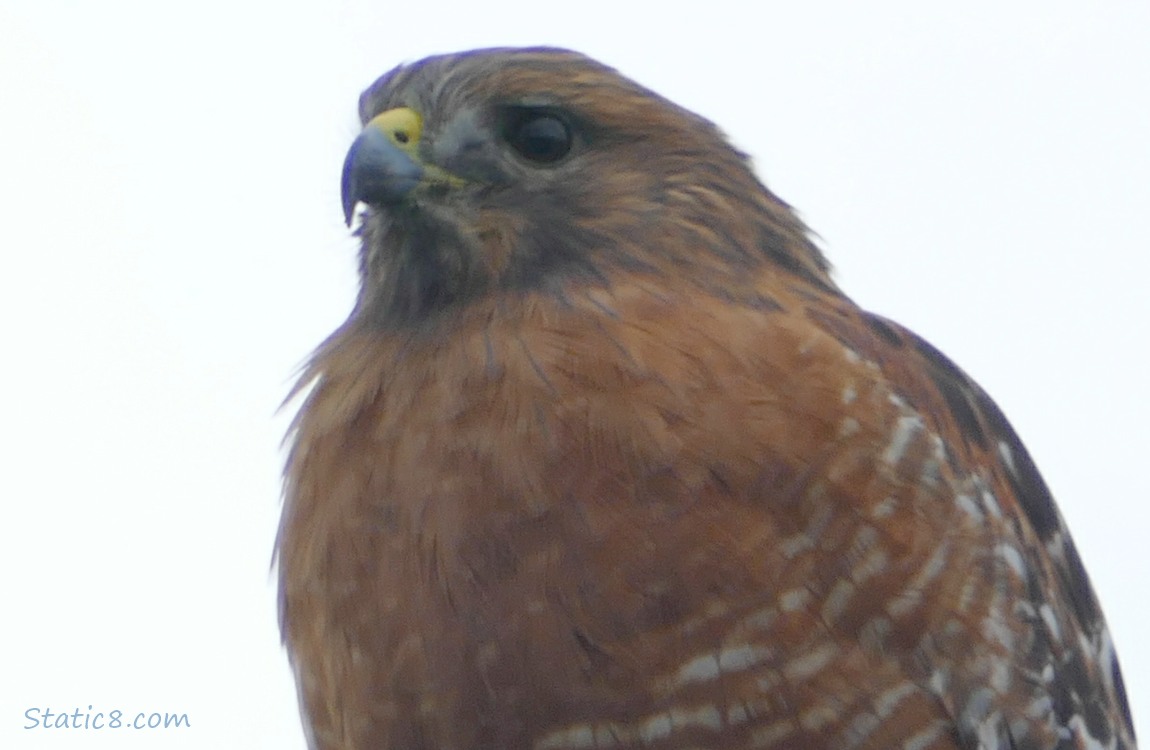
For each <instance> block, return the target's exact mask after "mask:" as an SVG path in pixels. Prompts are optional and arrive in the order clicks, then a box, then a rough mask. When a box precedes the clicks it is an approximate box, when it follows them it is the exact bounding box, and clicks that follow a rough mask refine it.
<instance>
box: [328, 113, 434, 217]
mask: <svg viewBox="0 0 1150 750" xmlns="http://www.w3.org/2000/svg"><path fill="white" fill-rule="evenodd" d="M422 125H423V119H422V118H421V117H420V116H419V113H418V112H416V111H415V110H413V109H409V108H407V107H401V108H399V109H391V110H388V111H387V112H384V113H383V114H380V115H377V116H375V117H374V118H372V120H371V121H370V122H369V123H367V126H366V127H364V129H363V132H362V133H360V134H359V137H358V138H356V139H355V141H354V142H353V143H352V144H351V148H350V149H348V152H347V158H346V159H344V162H343V177H342V179H341V184H340V192H341V198H342V200H343V218H344V220H345V221H346V222H347V224H348V226H351V219H352V215H353V214H354V212H355V206H356V204H357V203H360V202H363V203H367V204H369V205H377V206H386V205H394V204H396V203H399V202H400V201H402V200H403V199H404V198H405V197H406V196H407V195H408V194H409V193H410V192H411V191H412V190H414V189H415V187H416V186H417V185H419V183H420V182H421V181H422V180H423V177H424V172H425V168H424V165H423V164H422V163H421V162H420V161H419V156H418V148H419V136H420V133H421V130H422Z"/></svg>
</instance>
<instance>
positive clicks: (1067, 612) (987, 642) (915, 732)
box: [277, 49, 1135, 750]
mask: <svg viewBox="0 0 1150 750" xmlns="http://www.w3.org/2000/svg"><path fill="white" fill-rule="evenodd" d="M360 115H361V118H362V121H363V123H364V125H365V128H364V133H363V134H362V135H361V136H360V137H359V138H358V139H356V141H355V143H354V144H353V146H352V149H351V151H350V152H349V156H348V160H347V163H346V165H345V172H344V184H343V189H344V204H345V210H346V211H347V215H348V219H349V221H350V220H351V219H352V218H353V216H354V215H355V212H356V209H357V206H359V205H361V204H362V205H364V206H365V208H364V209H363V210H362V212H361V213H360V225H359V230H358V233H359V235H360V237H361V240H362V249H361V254H360V273H361V282H362V283H361V288H360V293H359V296H358V299H357V300H356V304H355V307H354V310H353V311H352V313H351V315H350V317H349V319H348V320H347V322H346V323H345V324H344V325H343V326H342V327H341V328H340V329H339V330H337V331H336V332H335V333H334V334H333V335H332V336H331V337H330V338H329V339H328V340H327V341H326V342H325V343H324V344H323V345H322V346H321V347H320V348H319V349H318V351H317V352H316V354H315V355H314V357H313V359H312V361H311V363H310V365H309V366H308V368H307V370H306V372H305V374H304V376H303V378H302V380H301V385H300V388H301V390H305V389H306V390H307V391H308V393H307V396H306V399H305V401H304V403H303V406H302V407H301V409H300V412H299V415H298V417H297V419H296V421H295V424H294V426H293V432H292V435H291V453H290V457H289V460H288V465H287V470H286V502H285V507H284V513H283V521H282V527H281V530H280V537H279V540H278V543H277V555H278V565H279V576H280V590H281V602H282V628H283V634H284V639H285V642H286V644H287V648H288V652H289V655H290V658H291V661H292V664H293V665H294V668H295V671H296V674H297V682H298V689H299V694H300V701H301V707H302V712H303V715H304V723H305V726H306V728H307V731H308V735H309V742H310V744H311V746H312V747H313V748H322V749H323V750H334V749H336V748H339V749H341V750H351V749H353V748H354V749H357V750H367V749H368V748H370V749H372V750H376V749H378V748H403V749H404V750H419V749H421V748H426V749H431V748H442V749H447V748H451V749H452V750H465V749H469V748H530V749H532V750H581V749H583V748H619V749H620V750H623V749H628V748H666V749H671V748H674V749H679V748H683V749H685V748H704V747H706V748H720V747H721V748H731V749H734V748H907V749H908V750H911V749H918V750H926V749H928V748H935V749H942V748H948V749H958V748H962V749H963V750H973V749H974V748H982V749H984V750H991V749H992V748H1125V749H1130V748H1134V746H1135V743H1134V736H1133V730H1132V728H1131V723H1130V717H1129V710H1128V708H1127V706H1126V700H1125V696H1124V694H1123V688H1122V680H1121V676H1120V674H1119V671H1118V667H1117V662H1116V660H1115V656H1114V650H1113V646H1112V644H1111V641H1110V638H1109V635H1108V633H1107V630H1106V626H1105V623H1104V621H1103V618H1102V615H1101V613H1100V611H1099V608H1098V604H1097V602H1096V600H1095V597H1094V595H1093V593H1092V591H1091V588H1090V585H1089V582H1088V580H1087V577H1086V574H1085V572H1084V570H1083V567H1082V563H1081V561H1080V560H1079V558H1078V555H1077V553H1076V552H1075V549H1074V546H1073V544H1072V542H1071V539H1070V536H1069V534H1068V533H1067V531H1066V528H1065V526H1064V524H1063V522H1062V519H1061V518H1060V516H1059V514H1058V511H1057V510H1056V507H1055V505H1054V502H1053V500H1052V499H1051V497H1050V494H1049V492H1048V490H1047V488H1046V485H1045V484H1044V482H1043V480H1042V478H1041V476H1040V474H1039V473H1038V470H1037V469H1036V468H1035V466H1034V464H1033V462H1032V461H1031V459H1030V457H1029V455H1028V454H1027V452H1026V450H1025V448H1024V447H1023V445H1022V444H1021V442H1020V441H1019V439H1018V437H1017V436H1016V435H1015V433H1014V431H1013V430H1012V429H1011V427H1010V425H1009V424H1008V422H1007V420H1006V419H1005V417H1004V416H1003V415H1002V413H1001V412H1000V411H999V409H998V408H997V407H996V406H995V405H994V403H993V402H992V401H991V400H990V398H988V397H987V395H986V394H985V393H984V392H983V391H982V390H981V389H980V388H979V387H978V386H977V385H976V384H975V383H974V382H972V381H971V380H970V379H969V378H968V377H967V376H966V375H965V374H963V372H962V371H961V370H959V369H958V368H957V367H956V366H955V365H954V364H953V363H951V362H950V361H949V360H948V359H947V358H946V357H945V356H943V355H942V354H941V353H939V352H938V351H937V350H935V349H934V348H933V347H931V346H930V345H929V344H927V343H926V342H925V341H923V340H922V339H920V338H918V337H917V336H915V335H914V334H912V333H910V332H908V331H907V330H905V329H903V328H901V327H900V326H898V325H897V324H895V323H893V322H891V321H888V320H884V319H882V318H880V317H878V316H876V315H873V314H870V313H868V312H866V311H864V310H861V309H860V308H859V307H857V306H856V305H855V304H854V303H853V302H851V300H850V299H849V298H847V297H846V296H845V295H844V294H843V293H842V292H841V291H840V290H839V289H838V287H837V286H836V285H835V283H834V282H833V281H832V280H831V278H830V276H829V270H828V265H827V263H826V261H825V260H824V259H823V256H822V254H821V253H820V252H819V250H818V249H817V248H816V247H815V246H814V244H813V243H812V242H811V241H810V239H809V238H808V236H807V233H806V229H805V227H804V226H803V224H802V223H801V222H800V221H799V220H798V219H797V218H796V216H795V214H794V213H793V212H792V211H791V209H790V208H789V207H788V206H787V205H786V204H785V203H783V202H782V201H781V200H779V199H778V198H777V197H775V196H774V195H773V194H772V193H771V192H770V191H768V190H767V189H766V188H765V187H764V186H763V185H762V184H761V183H760V182H759V180H758V179H757V178H756V177H755V175H754V173H753V171H752V170H751V168H750V166H749V165H748V162H747V160H746V159H745V157H744V156H743V155H742V154H740V153H739V152H738V151H736V150H735V149H733V148H732V147H731V146H730V145H729V144H728V143H727V142H726V140H725V139H724V137H723V136H722V134H721V133H720V132H719V131H718V130H717V129H716V128H715V127H714V126H713V125H712V124H711V123H710V122H708V121H706V120H704V119H703V118H701V117H699V116H697V115H694V114H692V113H690V112H687V111H685V110H683V109H681V108H679V107H677V106H676V105H674V104H672V103H670V102H668V101H666V100H665V99H662V98H660V97H659V96H657V95H655V94H653V93H652V92H650V91H648V90H646V89H644V88H642V87H640V86H638V85H637V84H635V83H633V82H631V81H630V80H628V79H626V78H624V77H622V76H620V75H619V74H617V73H616V72H614V71H613V70H611V69H609V68H607V67H605V66H603V65H601V64H599V63H596V62H594V61H592V60H590V59H588V58H586V57H583V56H581V55H578V54H576V53H573V52H567V51H562V50H549V49H526V50H489V51H479V52H471V53H464V54H457V55H447V56H441V57H434V58H429V59H427V60H424V61H422V62H419V63H416V64H413V65H409V66H405V67H400V68H398V69H396V70H394V71H392V72H390V73H388V74H387V75H385V76H384V77H382V78H381V79H380V80H379V81H377V82H376V83H375V84H374V85H372V86H371V87H370V88H369V89H368V90H367V91H366V92H365V93H364V95H363V97H362V99H361V102H360Z"/></svg>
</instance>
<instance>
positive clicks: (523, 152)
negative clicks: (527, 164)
mask: <svg viewBox="0 0 1150 750" xmlns="http://www.w3.org/2000/svg"><path fill="white" fill-rule="evenodd" d="M504 137H505V138H506V139H507V142H508V143H510V144H511V147H512V148H513V149H515V150H516V151H518V152H519V155H520V156H522V157H523V158H524V159H527V160H528V161H533V162H535V163H537V164H553V163H555V162H557V161H559V160H560V159H562V158H563V157H564V156H566V155H567V152H568V151H570V150H571V141H572V137H571V128H570V127H569V126H568V125H567V123H566V121H564V120H563V119H562V118H561V117H559V116H558V115H556V114H555V113H554V112H549V111H547V110H538V109H522V110H519V111H516V112H513V113H512V114H511V116H510V117H509V118H508V121H507V126H506V129H505V131H504Z"/></svg>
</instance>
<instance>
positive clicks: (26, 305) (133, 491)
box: [0, 0, 1150, 749]
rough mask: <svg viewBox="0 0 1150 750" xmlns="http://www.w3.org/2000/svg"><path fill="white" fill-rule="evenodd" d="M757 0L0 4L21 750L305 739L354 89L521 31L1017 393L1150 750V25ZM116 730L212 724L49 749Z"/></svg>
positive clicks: (2, 712)
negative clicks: (286, 464)
mask: <svg viewBox="0 0 1150 750" xmlns="http://www.w3.org/2000/svg"><path fill="white" fill-rule="evenodd" d="M752 5H754V4H752V3H745V4H735V3H725V2H714V1H708V2H703V3H684V4H682V5H681V6H677V7H678V8H679V9H677V10H675V9H670V10H669V9H667V8H675V7H676V6H675V5H674V3H670V4H669V5H666V4H663V3H660V4H658V5H654V4H653V5H652V8H655V7H658V8H660V9H659V10H652V9H645V10H642V11H640V10H638V9H637V8H638V7H639V5H638V4H637V3H636V4H633V5H627V4H626V3H624V2H620V0H615V1H614V2H599V1H598V0H596V1H594V2H580V3H548V2H540V1H539V0H535V1H534V2H522V3H518V2H516V3H510V2H505V3H499V2H474V0H472V1H470V2H454V1H444V2H425V3H418V2H416V3H412V2H408V3H389V2H385V1H384V0H376V1H375V2H359V1H358V0H356V1H352V0H344V1H343V2H321V1H320V0H314V1H313V2H308V3H305V2H291V1H290V0H280V1H279V2H257V1H256V0H210V1H203V2H196V3H180V4H176V3H160V2H137V3H132V2H127V1H126V0H101V1H100V2H71V3H69V2H50V1H48V0H45V1H43V2H34V1H33V0H27V2H17V0H0V342H2V351H3V353H4V354H3V356H4V359H5V364H4V366H3V367H2V368H0V393H2V394H3V398H4V406H3V408H2V410H0V415H2V417H0V418H2V424H0V488H2V489H0V502H2V503H3V505H2V506H0V507H2V508H3V511H4V516H5V520H4V523H3V524H2V525H0V538H2V541H0V571H2V572H0V576H2V580H0V583H2V585H3V588H2V591H3V597H4V602H5V606H4V611H5V612H6V616H5V617H4V618H3V623H4V625H3V632H4V637H3V639H0V640H2V643H3V645H2V646H0V649H2V650H0V675H2V677H0V746H2V747H11V748H81V747H82V748H89V747H92V748H97V747H99V748H102V747H108V748H113V747H115V748H127V747H140V748H143V747H147V748H209V747H210V748H287V749H292V748H302V747H303V740H302V734H301V732H300V730H299V725H298V720H297V717H296V706H295V697H294V688H293V686H292V683H291V679H290V675H289V673H288V670H287V666H286V659H285V658H284V655H283V653H282V651H281V648H280V645H279V638H278V634H277V631H276V615H275V603H274V599H275V597H274V585H273V580H272V578H271V576H270V574H269V569H268V565H269V560H270V556H271V547H272V540H273V537H274V534H275V527H276V523H277V519H278V514H279V470H280V464H281V459H282V457H281V455H280V450H279V440H280V438H281V435H282V433H283V432H284V429H285V427H286V424H287V416H288V415H287V414H280V415H277V414H276V408H277V406H278V404H279V402H280V401H281V399H282V398H283V397H284V395H285V394H286V392H287V389H288V387H289V384H290V382H291V380H292V376H293V373H294V371H295V368H296V366H297V365H298V364H299V363H300V362H301V361H302V360H303V358H304V357H305V356H306V355H307V353H308V352H309V351H310V350H311V349H312V347H313V346H315V345H316V344H317V343H318V342H319V341H320V340H321V339H322V338H323V337H324V336H325V335H326V334H327V333H328V332H329V331H331V330H332V329H333V328H334V327H335V326H336V325H337V324H338V323H339V322H340V321H341V320H342V319H343V317H344V316H345V315H346V314H347V311H348V309H349V307H350V304H351V301H352V295H353V293H354V287H355V278H354V273H353V271H354V269H353V266H354V258H353V253H354V247H355V246H354V243H353V241H352V240H351V239H349V237H348V233H347V230H346V228H345V227H344V226H343V223H342V217H341V212H340V206H339V195H338V190H339V171H340V167H341V164H342V160H343V156H344V151H345V149H346V148H347V146H348V144H349V143H350V141H351V139H352V138H353V137H354V135H355V134H356V132H357V130H358V123H357V119H356V100H357V96H358V94H359V91H360V90H361V89H362V88H364V87H365V86H366V85H367V84H369V83H370V82H371V81H372V80H374V79H375V78H376V77H377V76H378V75H380V74H381V73H383V72H384V71H386V70H388V69H390V68H391V67H393V66H394V65H395V64H397V63H400V62H403V61H411V60H416V59H419V58H421V57H423V56H425V55H427V54H431V53H436V52H447V51H453V50H458V49H466V48H472V47H480V46H494V45H507V44H509V45H520V44H555V45H561V46H568V47H573V48H576V49H580V50H582V51H584V52H587V53H589V54H592V55H593V56H596V57H598V58H600V59H602V60H604V61H605V62H608V63H610V64H612V65H614V66H616V67H618V68H620V69H621V70H622V71H623V72H624V73H626V74H628V75H631V76H632V77H634V78H636V79H638V80H639V81H640V82H642V83H644V84H646V85H648V86H650V87H651V88H653V89H655V90H657V91H659V92H661V93H663V94H665V95H667V96H668V97H670V98H672V99H673V100H676V101H678V102H679V103H681V104H684V105H685V106H687V107H689V108H691V109H694V110H696V111H699V112H701V113H703V114H704V115H706V116H707V117H709V118H711V119H712V120H714V121H716V122H717V123H719V124H720V125H721V126H722V127H724V128H725V129H726V130H727V132H728V133H729V134H730V135H731V136H732V138H733V139H734V141H735V142H736V143H737V144H738V145H739V146H740V147H742V148H743V149H744V150H746V151H748V152H750V153H751V154H753V156H754V157H755V160H756V162H757V164H758V167H759V170H760V173H761V174H762V175H763V176H764V178H765V179H766V181H767V183H768V184H769V185H770V186H771V187H772V188H774V189H775V191H776V192H778V193H779V194H780V195H781V196H782V197H783V198H785V199H786V200H788V201H789V202H791V203H793V204H794V205H795V206H796V207H797V208H798V209H799V210H800V211H801V213H802V215H803V216H804V218H805V219H806V220H807V221H808V223H809V224H810V225H811V226H812V227H813V228H814V230H815V231H816V232H818V233H819V235H820V236H821V238H822V242H823V245H824V247H825V248H826V249H827V251H828V253H829V255H830V257H831V259H832V261H833V262H834V263H835V265H836V267H837V271H838V279H839V281H840V283H841V285H842V286H843V287H844V288H845V289H846V290H847V291H848V293H850V294H852V295H853V296H854V297H855V298H856V299H857V300H859V301H860V302H861V303H863V304H864V305H865V306H867V307H869V308H871V309H874V310H876V311H878V312H881V313H884V314H886V315H888V316H890V317H893V318H895V319H897V320H899V321H900V322H902V323H904V324H906V325H908V326H910V327H911V328H913V329H915V330H917V331H918V332H919V333H921V334H923V335H925V336H926V337H927V338H928V339H930V340H931V341H933V342H934V343H935V344H936V345H938V346H939V347H940V348H942V349H943V350H944V351H946V352H947V353H948V354H950V355H951V356H952V357H953V358H955V359H956V360H957V361H958V362H959V363H960V364H961V365H962V366H964V367H965V368H966V369H967V370H968V371H969V372H970V373H971V374H973V375H974V376H975V377H976V378H977V379H978V380H979V381H980V382H981V383H982V384H983V385H984V386H985V387H986V388H987V389H988V390H989V391H990V393H991V394H992V395H993V396H995V397H996V398H997V399H998V401H999V402H1000V404H1001V405H1002V406H1003V408H1004V409H1005V411H1006V412H1007V414H1008V415H1009V416H1010V417H1011V419H1012V420H1013V422H1014V424H1015V426H1016V427H1017V428H1018V429H1019V431H1020V432H1021V434H1022V436H1023V438H1024V440H1025V441H1026V442H1027V444H1028V445H1029V447H1030V448H1031V450H1032V452H1033V453H1034V455H1035V457H1036V460H1037V462H1038V464H1039V466H1040V467H1041V468H1042V469H1043V471H1044V473H1045V475H1046V477H1047V479H1048V481H1049V482H1050V484H1051V485H1052V487H1053V489H1054V491H1055V494H1056V496H1057V497H1058V498H1059V500H1060V503H1061V507H1062V510H1063V512H1064V514H1065V515H1066V517H1067V518H1068V521H1069V523H1070V526H1071V529H1072V531H1073V533H1074V535H1075V538H1076V539H1077V541H1078V543H1079V547H1080V549H1081V551H1082V553H1083V556H1084V558H1085V560H1086V563H1087V567H1088V568H1089V570H1090V571H1091V573H1092V576H1093V579H1094V582H1095V585H1096V588H1097V589H1098V592H1099V595H1100V597H1101V599H1102V601H1103V605H1104V608H1105V610H1106V612H1107V614H1108V616H1109V619H1110V623H1111V629H1112V631H1113V633H1114V636H1115V640H1116V642H1117V646H1118V649H1119V653H1120V656H1121V657H1122V661H1123V665H1124V670H1125V673H1126V680H1127V686H1128V689H1129V692H1130V697H1131V701H1132V704H1133V708H1134V713H1135V717H1136V721H1137V722H1138V723H1139V724H1140V728H1141V729H1142V732H1143V734H1144V735H1148V736H1150V639H1147V638H1146V635H1147V634H1148V633H1150V586H1148V584H1147V578H1148V574H1150V549H1148V546H1147V543H1146V538H1147V536H1146V526H1147V522H1148V521H1150V510H1148V509H1147V508H1148V505H1150V480H1147V474H1146V472H1147V465H1148V463H1150V455H1148V448H1150V437H1148V431H1147V425H1150V396H1148V389H1147V386H1148V384H1150V360H1148V354H1147V339H1148V337H1150V295H1148V294H1147V292H1146V276H1147V272H1148V271H1150V261H1148V260H1147V254H1148V251H1150V6H1148V4H1147V3H1145V2H1133V1H1122V0H1112V1H1110V2H1100V3H1085V2H1074V3H1070V2H1051V1H1050V0H1046V1H1044V2H1037V1H1036V2H983V1H978V2H967V3H961V4H960V3H947V4H945V10H944V5H943V4H926V3H921V2H913V1H911V0H907V1H906V2H877V3H873V2H872V3H856V2H847V1H843V2H829V1H828V2H810V3H794V2H777V3H772V2H767V3H762V9H761V10H757V11H750V10H746V9H745V8H749V7H751V6H752ZM88 705H92V706H93V712H94V711H101V710H103V711H109V710H111V709H115V708H119V709H121V710H124V711H125V712H127V713H129V715H134V713H135V712H137V711H145V712H151V711H171V712H179V713H187V714H188V716H189V718H190V719H191V722H192V728H191V729H190V730H169V731H166V732H165V731H152V732H134V731H131V730H121V731H120V732H119V733H117V732H114V731H112V730H105V731H102V732H97V731H91V730H89V731H83V730H80V731H63V730H53V731H44V730H39V729H38V730H25V729H23V727H24V725H25V719H24V712H25V710H26V709H28V708H31V707H50V708H52V709H53V710H55V711H60V710H64V711H68V712H70V711H72V710H74V709H75V708H77V707H79V708H80V709H82V710H86V709H87V706H88Z"/></svg>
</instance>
